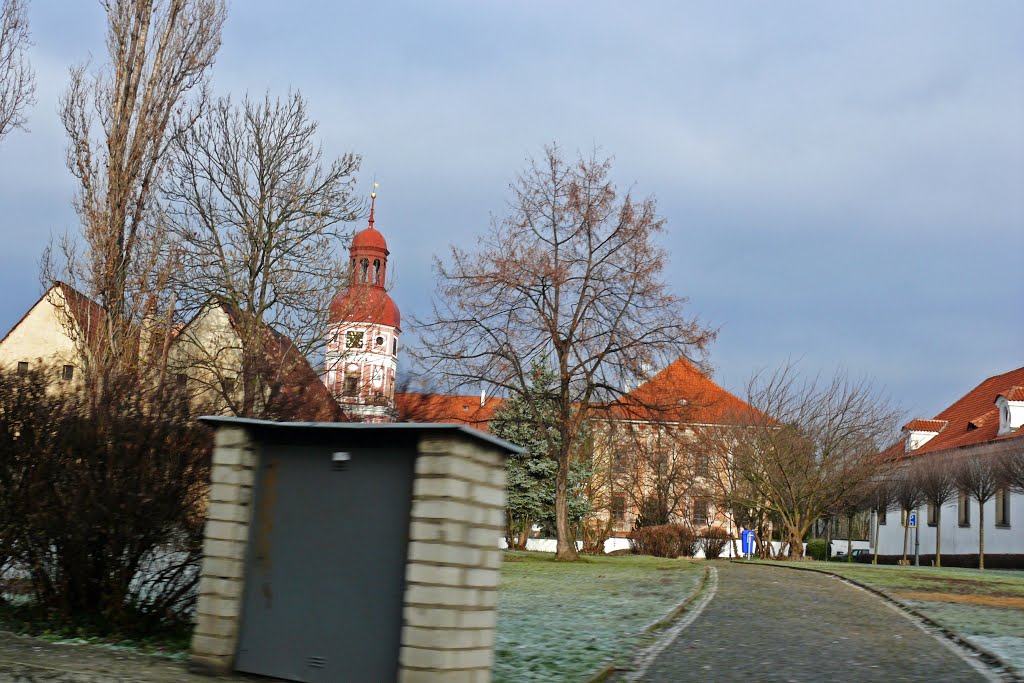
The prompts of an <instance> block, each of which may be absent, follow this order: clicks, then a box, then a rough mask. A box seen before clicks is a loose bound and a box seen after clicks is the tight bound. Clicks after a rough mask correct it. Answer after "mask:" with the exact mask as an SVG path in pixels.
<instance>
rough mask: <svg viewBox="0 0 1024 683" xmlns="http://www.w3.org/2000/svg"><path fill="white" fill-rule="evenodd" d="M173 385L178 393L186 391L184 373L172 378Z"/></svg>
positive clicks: (185, 376)
mask: <svg viewBox="0 0 1024 683" xmlns="http://www.w3.org/2000/svg"><path fill="white" fill-rule="evenodd" d="M174 383H175V385H176V386H177V387H178V389H179V390H180V391H185V390H186V389H188V375H186V374H185V373H184V372H179V373H178V374H176V375H175V376H174Z"/></svg>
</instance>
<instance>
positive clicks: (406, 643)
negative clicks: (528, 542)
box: [398, 434, 505, 683]
mask: <svg viewBox="0 0 1024 683" xmlns="http://www.w3.org/2000/svg"><path fill="white" fill-rule="evenodd" d="M504 523H505V451H504V450H503V449H500V448H499V447H497V446H495V445H491V444H489V443H484V442H481V441H478V440H475V439H470V438H467V437H465V436H463V435H459V434H452V435H447V434H446V435H443V436H442V435H432V436H424V437H422V438H421V439H420V442H419V448H418V454H417V458H416V472H415V480H414V483H413V500H412V520H411V523H410V528H409V554H408V559H407V561H406V569H405V580H406V588H405V599H404V607H403V611H402V617H403V627H402V647H401V653H400V655H399V677H398V680H399V681H400V683H427V682H430V683H456V682H457V683H488V682H489V681H490V680H491V665H492V664H493V661H494V624H495V598H496V595H497V587H498V578H499V574H500V567H501V550H500V549H499V547H498V544H499V539H500V538H501V535H502V532H503V531H504V528H505V527H504Z"/></svg>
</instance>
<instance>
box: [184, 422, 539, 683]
mask: <svg viewBox="0 0 1024 683" xmlns="http://www.w3.org/2000/svg"><path fill="white" fill-rule="evenodd" d="M202 419H203V421H204V422H207V423H208V424H210V425H211V426H213V427H214V428H215V429H216V430H217V434H216V446H215V449H214V456H213V473H212V484H211V488H210V505H209V510H208V521H207V527H206V542H205V546H204V560H203V565H202V569H201V580H200V588H199V601H198V605H197V625H196V630H195V635H194V637H193V643H192V660H191V662H192V665H193V666H192V668H193V669H195V670H198V671H206V672H209V673H215V674H221V673H228V672H231V671H241V672H245V673H251V674H257V675H261V676H269V677H273V678H278V679H283V680H289V681H310V682H313V683H318V682H326V681H330V682H336V681H356V682H359V681H373V682H374V683H378V682H379V683H384V682H386V681H402V682H406V683H407V682H412V681H424V682H426V681H453V680H456V679H457V680H467V681H469V680H472V681H488V680H490V669H491V664H492V662H493V644H494V622H495V613H494V608H495V597H496V589H497V583H498V577H499V571H500V562H501V554H500V552H501V551H500V550H499V549H498V542H499V538H500V537H501V534H502V530H503V528H504V526H503V525H504V486H505V481H504V479H505V467H504V459H505V457H506V456H507V455H508V454H509V453H513V452H519V449H518V447H516V446H514V445H512V444H509V443H507V442H504V441H502V440H500V439H496V438H494V437H492V436H490V435H488V434H486V433H484V432H479V431H477V430H474V429H471V428H468V427H464V426H460V425H433V424H372V425H371V424H357V423H275V422H267V421H261V420H245V419H240V418H202Z"/></svg>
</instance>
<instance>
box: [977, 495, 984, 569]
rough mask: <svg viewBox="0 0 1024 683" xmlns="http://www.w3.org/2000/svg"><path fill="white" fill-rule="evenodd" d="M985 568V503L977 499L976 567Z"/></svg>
mask: <svg viewBox="0 0 1024 683" xmlns="http://www.w3.org/2000/svg"><path fill="white" fill-rule="evenodd" d="M984 568H985V504H984V503H982V502H981V501H980V500H979V501H978V569H984Z"/></svg>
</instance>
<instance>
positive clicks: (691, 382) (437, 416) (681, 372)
mask: <svg viewBox="0 0 1024 683" xmlns="http://www.w3.org/2000/svg"><path fill="white" fill-rule="evenodd" d="M503 401H504V400H503V399H501V398H488V399H487V400H486V401H485V403H484V405H483V406H481V405H480V397H479V396H448V395H444V394H418V393H404V394H401V393H400V394H395V403H396V405H397V407H398V419H399V421H402V422H455V423H458V424H466V425H470V426H473V427H476V428H477V429H481V430H484V431H487V429H488V423H489V422H490V420H491V419H492V418H493V417H494V413H495V411H496V410H497V409H498V408H499V407H500V406H501V404H502V403H503ZM751 410H752V408H750V406H748V405H747V404H746V403H745V402H743V401H741V400H740V399H738V398H736V397H735V396H733V395H732V394H730V393H729V392H728V391H726V390H725V389H723V388H722V387H720V386H718V385H717V384H715V383H714V382H712V381H711V380H710V379H708V378H707V377H706V376H705V375H704V374H702V373H701V372H700V370H698V369H697V367H696V366H695V365H693V364H692V363H690V361H688V360H686V359H684V358H680V359H679V360H677V361H675V362H673V363H672V364H671V365H669V366H668V367H667V368H665V369H664V370H662V371H661V372H659V373H658V374H657V375H655V376H654V377H652V378H651V379H650V380H649V381H648V382H645V383H644V384H642V385H640V386H639V387H637V388H636V389H634V390H633V391H631V392H629V393H627V394H625V395H624V396H622V397H620V399H619V400H617V401H615V402H614V403H612V404H611V405H610V406H609V411H608V414H609V415H610V416H611V417H613V418H615V419H631V420H645V421H652V422H684V423H691V424H692V423H699V424H722V423H733V422H737V421H741V420H743V419H744V416H745V415H747V416H749V414H750V411H751Z"/></svg>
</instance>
